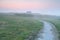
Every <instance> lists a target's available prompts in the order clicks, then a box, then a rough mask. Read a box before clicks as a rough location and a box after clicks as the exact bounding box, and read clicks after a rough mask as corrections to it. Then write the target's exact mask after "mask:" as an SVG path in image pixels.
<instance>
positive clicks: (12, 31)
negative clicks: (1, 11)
mask: <svg viewBox="0 0 60 40" xmlns="http://www.w3.org/2000/svg"><path fill="white" fill-rule="evenodd" d="M41 28H42V23H41V22H40V21H38V20H35V19H34V18H33V17H20V16H16V15H0V40H25V39H28V38H29V36H35V35H36V33H37V32H38V31H39V30H40V29H41Z"/></svg>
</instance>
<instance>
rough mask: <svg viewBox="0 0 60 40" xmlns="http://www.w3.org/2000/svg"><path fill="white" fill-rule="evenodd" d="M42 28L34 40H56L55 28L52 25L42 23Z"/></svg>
mask: <svg viewBox="0 0 60 40" xmlns="http://www.w3.org/2000/svg"><path fill="white" fill-rule="evenodd" d="M42 22H43V24H44V27H43V29H42V31H40V32H39V33H38V35H37V37H36V39H35V40H58V33H57V30H56V28H55V26H54V25H53V24H52V23H49V22H46V21H42Z"/></svg>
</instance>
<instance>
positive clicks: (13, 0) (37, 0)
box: [0, 0, 60, 16]
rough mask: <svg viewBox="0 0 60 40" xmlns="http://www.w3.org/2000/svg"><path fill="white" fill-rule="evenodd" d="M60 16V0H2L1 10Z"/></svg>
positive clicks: (0, 3) (0, 0) (0, 2)
mask: <svg viewBox="0 0 60 40" xmlns="http://www.w3.org/2000/svg"><path fill="white" fill-rule="evenodd" d="M26 11H32V12H34V13H40V14H48V15H57V16H60V0H0V12H26Z"/></svg>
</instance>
